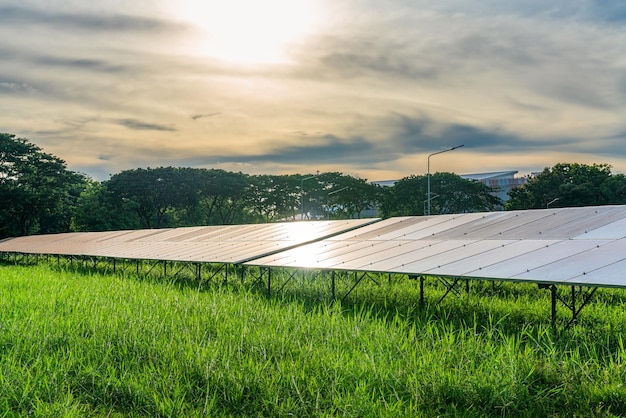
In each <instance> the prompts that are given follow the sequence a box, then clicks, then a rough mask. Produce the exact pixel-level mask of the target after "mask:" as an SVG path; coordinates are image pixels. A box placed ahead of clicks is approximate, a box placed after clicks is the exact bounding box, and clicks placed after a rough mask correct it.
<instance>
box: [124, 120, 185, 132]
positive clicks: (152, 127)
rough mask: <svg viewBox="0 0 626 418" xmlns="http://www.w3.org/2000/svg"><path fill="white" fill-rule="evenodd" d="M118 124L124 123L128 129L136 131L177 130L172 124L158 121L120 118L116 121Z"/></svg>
mask: <svg viewBox="0 0 626 418" xmlns="http://www.w3.org/2000/svg"><path fill="white" fill-rule="evenodd" d="M114 122H115V123H117V124H118V125H122V126H125V127H127V128H128V129H132V130H135V131H166V132H173V131H176V129H175V128H172V127H171V126H165V125H161V124H157V123H150V122H143V121H140V120H137V119H118V120H116V121H114Z"/></svg>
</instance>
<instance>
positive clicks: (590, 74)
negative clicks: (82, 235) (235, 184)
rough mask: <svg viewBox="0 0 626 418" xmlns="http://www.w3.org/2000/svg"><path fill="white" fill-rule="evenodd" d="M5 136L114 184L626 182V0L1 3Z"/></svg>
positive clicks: (0, 92)
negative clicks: (157, 178) (187, 170)
mask: <svg viewBox="0 0 626 418" xmlns="http://www.w3.org/2000/svg"><path fill="white" fill-rule="evenodd" d="M0 132H8V133H12V134H15V135H16V136H18V137H22V138H27V139H28V140H30V141H31V142H33V143H35V144H36V145H38V146H40V147H41V148H43V149H44V151H46V152H48V153H51V154H54V155H56V156H57V157H59V158H61V159H63V160H65V161H66V162H67V165H68V168H69V169H70V170H73V171H78V172H82V173H85V174H87V175H89V176H90V177H92V178H94V179H96V180H106V179H108V178H109V176H110V175H112V174H115V173H118V172H120V171H122V170H128V169H134V168H140V167H141V168H146V167H153V168H154V167H161V166H178V167H196V168H217V169H223V170H227V171H235V172H243V173H247V174H295V173H299V174H306V173H315V172H318V171H319V172H325V171H339V172H342V173H344V174H348V175H352V176H356V177H360V178H364V179H367V180H369V181H379V180H390V179H399V178H402V177H406V176H409V175H423V174H426V172H427V170H428V167H427V166H428V161H430V171H431V173H434V172H438V171H448V172H455V173H457V174H469V173H482V172H491V171H509V170H517V171H518V172H519V175H525V174H528V173H531V172H536V171H541V170H542V169H543V168H545V167H551V166H553V165H555V164H557V163H584V164H610V165H611V166H612V170H613V172H614V173H623V172H626V2H625V1H624V0H595V1H592V0H551V1H549V2H546V1H545V0H541V1H540V0H525V1H502V0H481V1H469V0H437V1H425V0H386V1H384V2H381V1H379V0H377V1H374V0H263V1H259V0H228V1H213V0H141V1H138V0H124V1H122V0H106V1H105V0H89V1H87V0H80V1H78V0H0ZM458 145H463V147H462V148H459V149H456V150H454V151H450V152H446V153H445V154H443V153H442V154H437V155H436V156H432V157H431V158H429V155H431V154H433V153H436V152H439V151H443V150H446V149H449V148H451V147H455V146H458Z"/></svg>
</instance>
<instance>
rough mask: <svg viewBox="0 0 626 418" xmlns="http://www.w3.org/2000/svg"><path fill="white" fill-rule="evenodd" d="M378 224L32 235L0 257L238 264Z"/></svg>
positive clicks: (10, 244)
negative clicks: (16, 254) (14, 254)
mask: <svg viewBox="0 0 626 418" xmlns="http://www.w3.org/2000/svg"><path fill="white" fill-rule="evenodd" d="M377 220H378V219H351V220H343V221H315V222H289V223H273V224H254V225H227V226H198V227H187V228H171V229H143V230H133V231H112V232H74V233H66V234H51V235H32V236H26V237H18V238H9V239H5V240H3V241H0V252H19V253H26V254H60V255H73V256H94V257H112V258H124V259H143V260H167V261H188V262H208V263H233V264H239V263H243V262H244V261H247V260H251V259H254V258H258V257H260V256H265V255H268V254H272V253H275V252H276V251H282V250H286V249H289V248H292V247H294V246H298V245H303V244H305V243H307V242H311V241H315V240H319V239H322V238H325V237H329V236H332V235H335V234H338V233H342V232H345V231H349V230H351V229H353V228H357V227H360V226H363V225H367V224H369V223H372V222H375V221H377Z"/></svg>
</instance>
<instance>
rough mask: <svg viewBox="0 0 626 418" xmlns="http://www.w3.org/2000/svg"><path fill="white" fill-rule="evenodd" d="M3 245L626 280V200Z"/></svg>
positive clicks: (553, 279)
mask: <svg viewBox="0 0 626 418" xmlns="http://www.w3.org/2000/svg"><path fill="white" fill-rule="evenodd" d="M0 252H19V253H30V254H62V255H83V256H99V257H114V258H125V259H152V260H168V261H191V262H211V263H233V264H248V265H255V266H264V267H285V268H298V269H322V270H345V271H367V272H381V273H402V274H410V275H435V276H443V277H465V278H476V279H490V280H491V279H493V280H512V281H528V282H538V283H556V284H569V285H583V286H607V287H626V278H624V277H623V272H624V271H626V206H598V207H583V208H563V209H542V210H528V211H510V212H487V213H467V214H459V215H439V216H430V217H424V216H420V217H399V218H391V219H386V220H382V221H380V220H378V219H365V220H346V221H314V222H291V223H277V224H259V225H231V226H207V227H188V228H174V229H153V230H138V231H114V232H84V233H68V234H57V235H40V236H27V237H19V238H11V239H6V240H3V241H0Z"/></svg>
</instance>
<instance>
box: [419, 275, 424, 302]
mask: <svg viewBox="0 0 626 418" xmlns="http://www.w3.org/2000/svg"><path fill="white" fill-rule="evenodd" d="M420 306H424V276H420Z"/></svg>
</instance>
